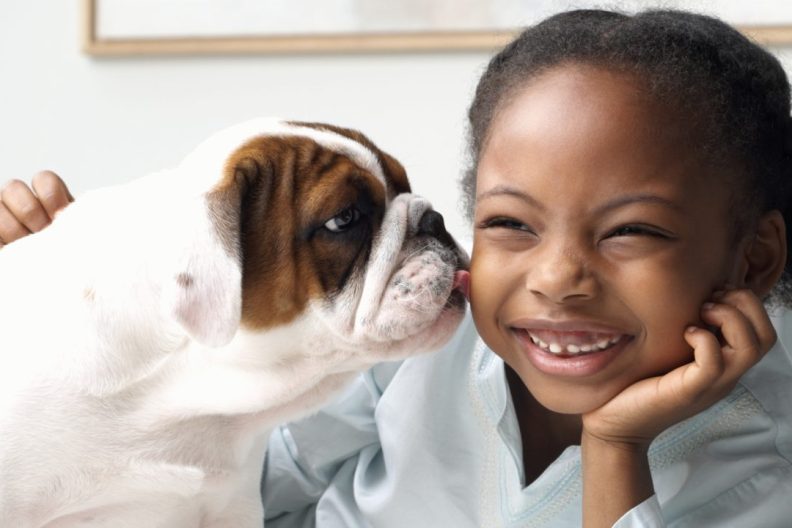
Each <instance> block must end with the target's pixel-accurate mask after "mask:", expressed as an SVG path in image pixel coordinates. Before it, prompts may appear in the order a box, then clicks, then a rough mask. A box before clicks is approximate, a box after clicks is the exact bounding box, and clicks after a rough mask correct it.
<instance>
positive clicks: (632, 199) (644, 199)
mask: <svg viewBox="0 0 792 528" xmlns="http://www.w3.org/2000/svg"><path fill="white" fill-rule="evenodd" d="M504 195H505V196H513V197H515V198H517V199H519V200H522V201H523V202H525V203H527V204H528V205H530V206H532V207H534V208H536V209H538V210H539V211H545V210H546V209H547V208H546V207H545V206H544V205H542V203H541V202H539V201H538V200H537V199H536V198H534V197H533V196H531V195H530V194H528V193H526V192H525V191H522V190H520V189H517V188H515V187H512V186H510V185H496V186H495V187H493V188H492V189H489V190H487V191H484V192H483V193H481V194H479V195H478V196H476V201H478V202H481V201H483V200H486V199H487V198H492V197H494V196H504ZM634 203H650V204H657V205H661V206H664V207H668V208H669V209H673V210H675V211H680V212H681V211H682V206H680V205H679V204H678V203H676V202H674V201H672V200H669V199H668V198H663V197H662V196H658V195H656V194H649V193H638V194H628V195H625V196H619V197H618V198H616V199H614V200H611V201H609V202H607V203H605V204H603V205H601V206H599V207H597V208H596V209H595V210H594V213H595V214H603V213H607V212H609V211H612V210H614V209H618V208H620V207H624V206H626V205H631V204H634Z"/></svg>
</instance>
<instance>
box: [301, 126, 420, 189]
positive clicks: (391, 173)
mask: <svg viewBox="0 0 792 528" xmlns="http://www.w3.org/2000/svg"><path fill="white" fill-rule="evenodd" d="M290 124H292V125H295V126H302V127H308V128H314V129H316V130H329V131H330V132H335V133H336V134H339V135H341V136H344V137H347V138H349V139H351V140H353V141H356V142H357V143H360V144H361V145H363V146H364V147H366V148H367V149H369V150H370V151H371V152H372V153H373V154H374V155H375V156H376V157H377V160H378V161H379V163H380V165H381V166H382V168H383V171H384V172H385V175H386V177H387V180H388V191H389V194H388V196H390V197H391V198H392V197H394V196H396V195H397V194H402V193H408V192H411V190H410V181H409V180H408V179H407V172H406V171H405V170H404V167H402V165H401V163H399V162H398V161H396V159H395V158H394V157H393V156H391V155H390V154H388V153H387V152H382V151H381V150H380V149H379V148H377V146H376V145H375V144H374V143H373V142H372V141H371V140H370V139H369V138H368V137H366V136H365V135H363V134H361V133H360V132H358V131H357V130H352V129H351V128H342V127H339V126H335V125H327V124H324V123H304V122H302V121H291V122H290Z"/></svg>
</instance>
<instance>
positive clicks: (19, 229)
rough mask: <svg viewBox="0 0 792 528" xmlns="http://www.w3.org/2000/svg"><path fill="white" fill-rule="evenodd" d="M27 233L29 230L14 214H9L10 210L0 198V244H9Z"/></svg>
mask: <svg viewBox="0 0 792 528" xmlns="http://www.w3.org/2000/svg"><path fill="white" fill-rule="evenodd" d="M29 234H30V231H28V230H27V228H26V227H25V226H23V225H22V223H21V222H20V221H19V220H17V218H16V216H14V215H13V214H11V211H9V210H8V208H7V207H6V206H5V205H3V202H2V200H0V244H10V243H11V242H13V241H14V240H16V239H18V238H22V237H23V236H26V235H29Z"/></svg>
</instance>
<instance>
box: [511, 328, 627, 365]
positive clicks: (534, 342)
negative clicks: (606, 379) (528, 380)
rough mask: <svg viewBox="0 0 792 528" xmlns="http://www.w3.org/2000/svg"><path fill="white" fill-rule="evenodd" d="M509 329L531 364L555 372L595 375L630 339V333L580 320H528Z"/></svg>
mask: <svg viewBox="0 0 792 528" xmlns="http://www.w3.org/2000/svg"><path fill="white" fill-rule="evenodd" d="M510 329H511V331H512V333H513V335H514V336H515V337H516V338H517V341H518V342H519V344H520V346H521V348H522V349H523V351H524V352H525V355H526V357H527V359H528V360H529V361H530V362H531V364H532V365H533V366H534V367H535V368H536V369H537V370H539V371H541V372H543V373H545V374H549V375H554V376H570V377H582V376H591V375H594V374H596V373H598V372H600V371H601V370H603V369H604V368H605V367H607V366H608V365H609V364H610V362H611V361H612V360H613V359H615V358H616V357H617V356H618V355H619V354H620V353H621V352H622V351H623V350H624V349H625V347H626V346H627V345H628V344H629V343H630V342H631V341H632V340H633V336H632V335H630V334H626V333H623V332H620V331H618V330H615V329H611V328H606V327H603V326H601V325H598V324H589V323H585V322H581V321H564V322H549V321H531V322H523V323H520V324H517V325H510Z"/></svg>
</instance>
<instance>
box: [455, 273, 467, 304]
mask: <svg viewBox="0 0 792 528" xmlns="http://www.w3.org/2000/svg"><path fill="white" fill-rule="evenodd" d="M454 289H456V290H459V291H461V292H462V294H463V295H464V296H465V299H467V300H468V302H469V301H470V272H469V271H466V270H458V271H457V272H456V273H454Z"/></svg>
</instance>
